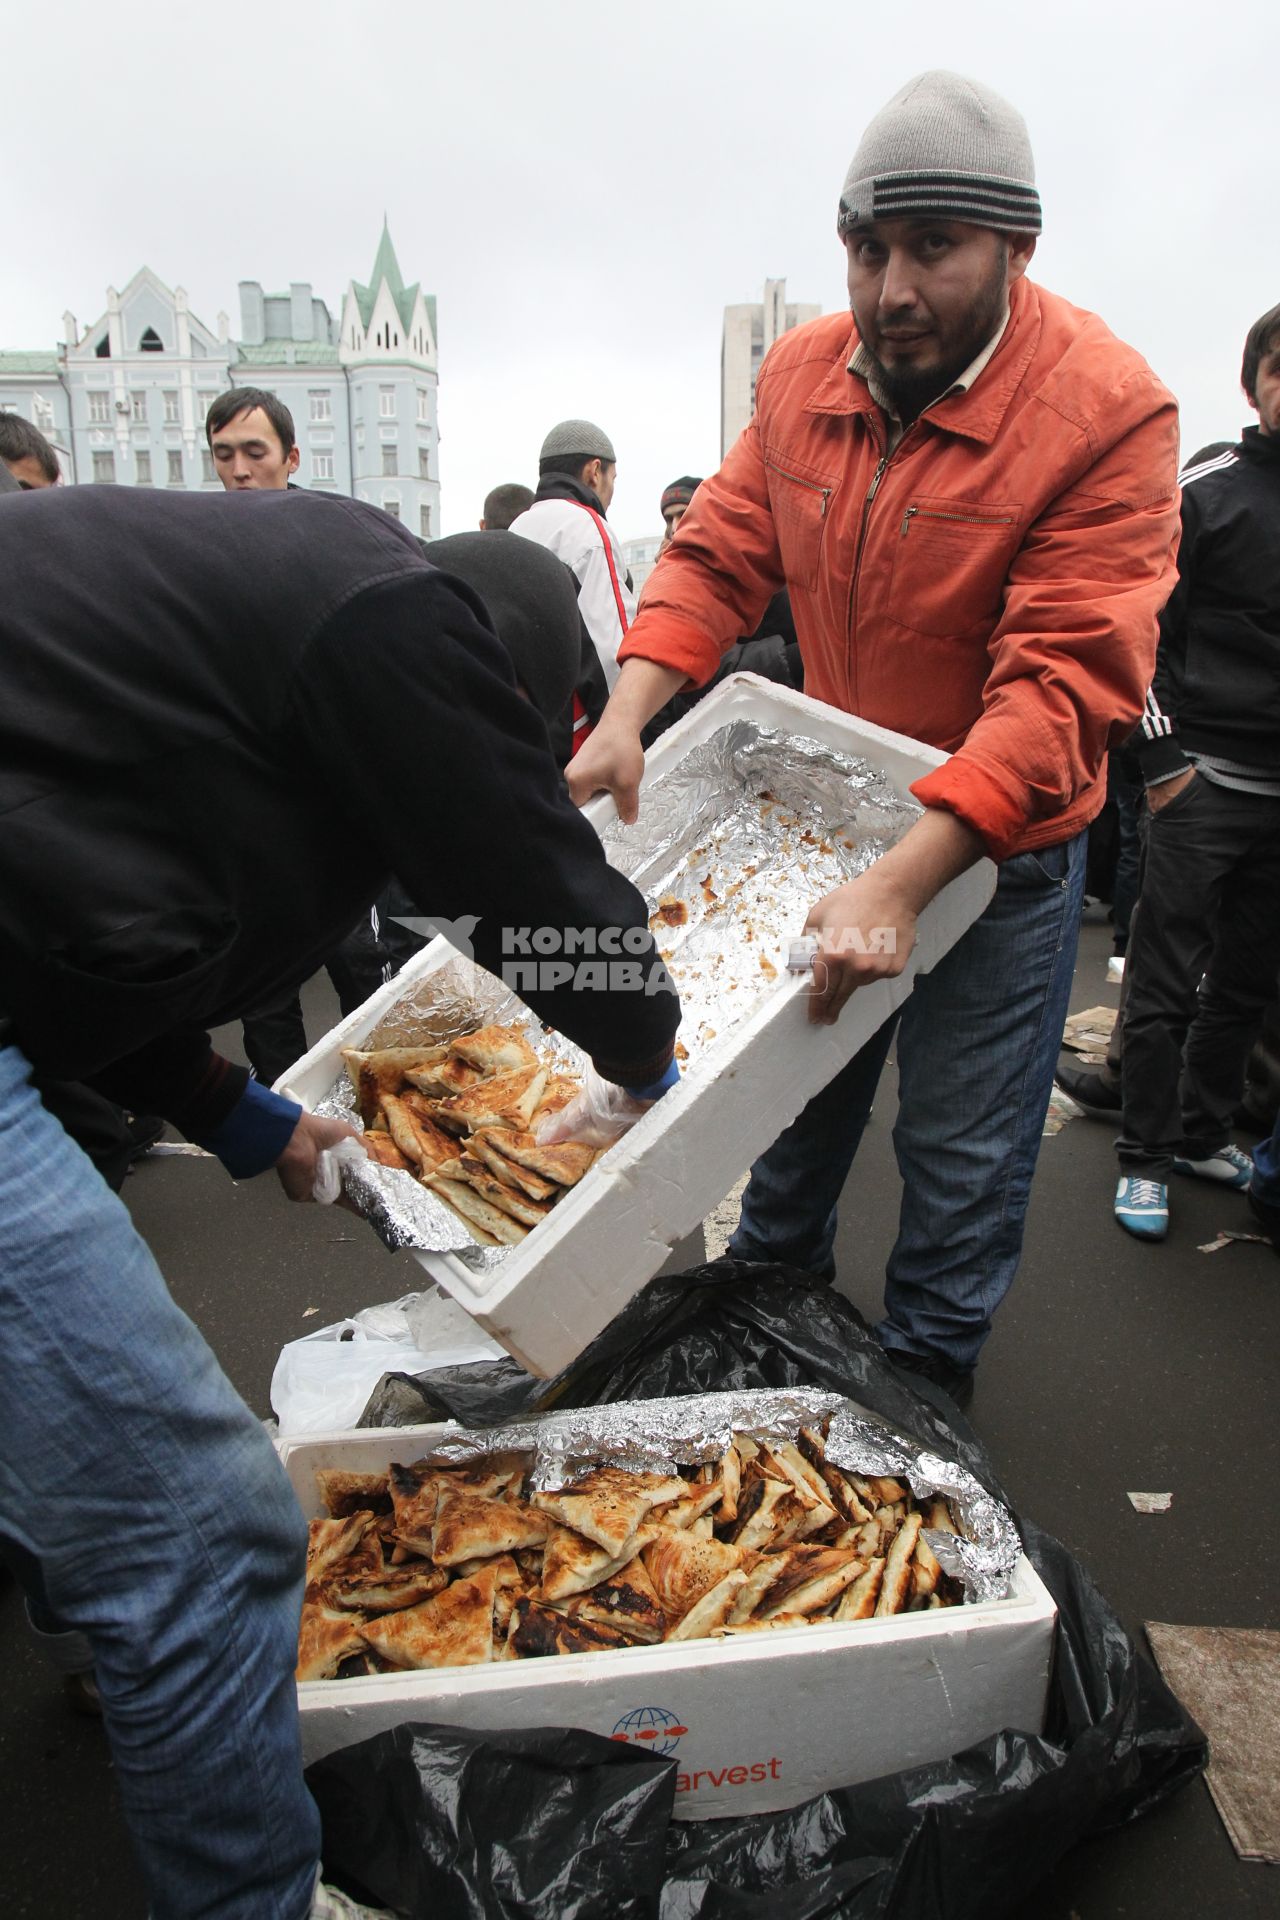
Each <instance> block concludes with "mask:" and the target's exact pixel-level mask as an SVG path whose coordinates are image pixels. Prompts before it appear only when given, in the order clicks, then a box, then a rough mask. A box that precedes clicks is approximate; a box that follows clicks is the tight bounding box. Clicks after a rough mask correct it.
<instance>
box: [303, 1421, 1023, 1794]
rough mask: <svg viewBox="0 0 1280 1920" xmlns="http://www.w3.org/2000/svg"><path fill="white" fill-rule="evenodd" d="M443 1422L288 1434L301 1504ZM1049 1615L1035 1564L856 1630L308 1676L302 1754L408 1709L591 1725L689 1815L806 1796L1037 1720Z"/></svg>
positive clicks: (410, 1449)
mask: <svg viewBox="0 0 1280 1920" xmlns="http://www.w3.org/2000/svg"><path fill="white" fill-rule="evenodd" d="M447 1431H448V1429H447V1428H444V1427H401V1428H398V1429H392V1428H388V1429H379V1430H375V1431H372V1432H365V1433H346V1434H326V1435H313V1436H311V1437H309V1438H308V1439H306V1440H299V1441H281V1442H280V1454H281V1458H282V1459H283V1461H284V1464H285V1470H286V1471H287V1473H288V1475H289V1478H290V1480H291V1482H292V1484H293V1487H294V1490H295V1492H296V1493H297V1495H298V1499H299V1501H300V1502H301V1504H302V1510H303V1512H304V1513H306V1514H307V1515H308V1516H316V1515H318V1514H319V1513H320V1512H321V1511H322V1509H321V1507H320V1504H319V1501H318V1499H317V1497H316V1490H315V1480H314V1470H315V1468H316V1467H321V1466H332V1467H346V1468H350V1469H352V1470H354V1471H356V1472H365V1473H378V1472H382V1471H383V1470H384V1469H385V1468H386V1467H387V1466H388V1465H390V1463H391V1461H393V1460H399V1461H402V1462H405V1463H408V1462H409V1461H411V1460H414V1459H416V1458H417V1457H418V1456H419V1455H420V1454H422V1453H423V1452H425V1451H426V1449H427V1448H428V1447H429V1446H431V1445H432V1444H433V1442H434V1441H435V1440H437V1439H438V1438H439V1437H440V1436H441V1435H442V1434H445V1433H447ZM1056 1617H1057V1615H1056V1609H1055V1608H1054V1604H1053V1601H1052V1599H1051V1598H1050V1596H1049V1593H1048V1591H1047V1589H1046V1588H1045V1586H1044V1584H1043V1582H1042V1581H1041V1580H1040V1578H1039V1576H1038V1574H1037V1573H1036V1571H1035V1569H1034V1568H1033V1567H1032V1565H1031V1563H1030V1561H1028V1560H1027V1559H1026V1558H1025V1557H1024V1558H1023V1559H1021V1560H1020V1561H1019V1562H1018V1566H1017V1569H1016V1571H1015V1575H1014V1581H1013V1591H1012V1593H1011V1595H1010V1597H1009V1598H1008V1599H1007V1600H993V1601H988V1602H985V1603H983V1604H982V1605H980V1606H960V1607H945V1608H938V1609H935V1610H934V1611H932V1612H928V1613H911V1614H903V1615H898V1616H894V1617H892V1618H889V1619H885V1620H864V1621H858V1622H854V1623H851V1624H849V1625H847V1626H846V1625H836V1624H834V1623H828V1624H821V1625H815V1626H812V1627H792V1628H786V1629H782V1628H778V1629H776V1630H775V1631H773V1632H771V1633H758V1634H747V1635H744V1636H741V1637H739V1638H727V1639H720V1640H685V1641H677V1642H675V1643H673V1644H671V1645H660V1646H656V1647H627V1648H623V1649H620V1650H619V1651H617V1652H614V1653H588V1654H560V1655H555V1656H552V1657H550V1658H547V1659H541V1660H514V1661H512V1660H500V1661H496V1662H495V1663H494V1664H493V1665H491V1666H482V1667H449V1668H441V1669H436V1670H427V1671H423V1672H418V1673H385V1674H377V1675H370V1676H369V1677H368V1678H366V1679H359V1680H313V1681H305V1682H303V1683H302V1684H301V1685H300V1686H299V1688H298V1708H299V1717H300V1721H301V1726H302V1755H303V1761H304V1763H305V1764H307V1765H310V1763H311V1762H312V1761H313V1760H319V1759H321V1758H323V1756H324V1755H325V1754H327V1753H332V1752H334V1751H335V1750H336V1749H337V1748H339V1747H345V1746H350V1745H351V1744H352V1743H353V1742H355V1741H358V1740H366V1739H368V1738H369V1737H370V1736H371V1735H373V1734H375V1733H383V1732H385V1731H387V1730H388V1729H389V1728H391V1727H396V1726H400V1725H401V1724H403V1723H404V1722H406V1721H421V1722H434V1723H437V1724H441V1725H445V1726H456V1727H470V1728H478V1729H484V1728H490V1729H499V1728H514V1727H546V1726H569V1727H584V1728H586V1730H587V1731H588V1732H590V1733H600V1734H603V1735H605V1737H606V1738H612V1739H616V1740H626V1741H629V1742H630V1741H634V1742H635V1744H636V1745H637V1746H638V1747H640V1749H641V1751H642V1752H646V1753H656V1754H663V1755H666V1754H670V1755H673V1756H674V1758H675V1760H676V1762H677V1766H678V1769H679V1771H678V1773H677V1778H676V1803H675V1810H676V1815H677V1817H678V1818H682V1819H689V1820H706V1819H719V1818H723V1817H725V1816H727V1815H733V1814H746V1813H769V1812H773V1811H775V1810H777V1809H778V1808H780V1807H791V1806H796V1805H798V1804H799V1803H800V1802H801V1801H803V1800H807V1799H810V1798H811V1797H812V1796H813V1795H814V1794H816V1793H823V1792H825V1791H826V1790H827V1789H828V1788H830V1787H839V1786H851V1785H853V1784H854V1783H855V1782H857V1781H859V1780H874V1779H877V1778H878V1777H879V1776H880V1775H882V1774H886V1773H895V1772H898V1771H899V1770H900V1769H902V1768H904V1767H914V1766H920V1765H923V1764H925V1763H926V1762H928V1761H934V1760H943V1759H946V1758H947V1757H948V1756H949V1755H951V1754H954V1753H960V1752H962V1751H963V1750H964V1748H966V1747H969V1746H972V1745H973V1744H974V1742H975V1741H978V1740H983V1739H986V1738H988V1737H989V1736H990V1735H992V1734H995V1733H998V1732H1000V1731H1001V1730H1002V1729H1003V1728H1005V1727H1011V1728H1017V1729H1020V1730H1022V1731H1024V1732H1031V1733H1038V1732H1040V1730H1041V1728H1042V1726H1043V1722H1044V1705H1045V1697H1046V1693H1047V1690H1048V1684H1049V1670H1050V1664H1051V1661H1052V1656H1053V1639H1054V1623H1055V1620H1056Z"/></svg>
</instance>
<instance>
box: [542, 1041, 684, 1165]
mask: <svg viewBox="0 0 1280 1920" xmlns="http://www.w3.org/2000/svg"><path fill="white" fill-rule="evenodd" d="M679 1078H680V1069H679V1067H678V1066H677V1065H676V1063H675V1061H674V1060H672V1062H671V1064H670V1066H669V1067H668V1068H667V1070H666V1072H665V1073H664V1074H663V1076H662V1078H661V1079H660V1080H655V1081H654V1082H653V1083H652V1084H651V1085H650V1086H647V1087H619V1086H616V1085H615V1084H614V1082H613V1081H612V1080H602V1079H601V1078H600V1075H599V1074H598V1073H597V1072H596V1070H595V1068H594V1067H589V1068H588V1069H587V1077H586V1080H585V1082H584V1083H583V1088H582V1092H581V1093H579V1094H576V1095H575V1096H574V1098H573V1099H572V1100H571V1101H570V1102H569V1104H568V1106H567V1107H561V1109H560V1111H559V1112H558V1113H552V1114H549V1115H548V1116H547V1118H546V1119H545V1120H544V1121H543V1122H542V1124H541V1126H537V1127H535V1128H534V1133H535V1137H536V1138H537V1141H538V1144H539V1146H543V1147H549V1146H553V1145H554V1144H555V1143H556V1141H558V1140H574V1141H576V1142H577V1143H578V1144H579V1145H580V1146H584V1147H608V1146H611V1145H612V1144H613V1142H614V1141H615V1140H620V1139H621V1138H622V1135H623V1134H624V1133H628V1132H630V1130H631V1128H632V1127H634V1125H635V1124H636V1121H637V1120H643V1118H644V1116H645V1114H646V1113H648V1111H649V1109H650V1107H651V1106H652V1105H653V1103H654V1101H655V1100H661V1098H662V1096H663V1094H664V1093H667V1092H669V1091H670V1089H671V1088H672V1087H674V1086H675V1084H676V1082H677V1080H679Z"/></svg>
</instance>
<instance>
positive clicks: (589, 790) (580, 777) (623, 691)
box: [564, 659, 686, 827]
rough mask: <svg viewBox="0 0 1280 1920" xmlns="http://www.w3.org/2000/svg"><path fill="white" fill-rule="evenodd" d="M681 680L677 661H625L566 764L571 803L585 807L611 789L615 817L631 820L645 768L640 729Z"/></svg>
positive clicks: (683, 682) (628, 823) (631, 822)
mask: <svg viewBox="0 0 1280 1920" xmlns="http://www.w3.org/2000/svg"><path fill="white" fill-rule="evenodd" d="M684 685H686V680H685V676H684V674H683V673H681V671H680V669H679V668H678V667H660V666H659V665H658V663H657V661H656V660H641V659H636V660H627V661H624V662H623V667H622V672H621V673H620V674H619V675H618V684H617V686H616V687H615V688H614V690H613V692H612V693H611V694H610V695H609V704H608V706H607V707H606V708H605V710H604V712H603V714H602V715H601V717H600V724H599V726H598V727H597V728H596V730H595V732H594V733H593V734H591V735H590V737H589V738H588V740H587V741H586V744H585V745H584V746H583V747H582V748H581V749H580V751H579V752H577V753H576V754H575V755H574V756H573V759H572V760H571V761H570V762H569V764H568V766H567V767H566V768H565V770H564V777H565V780H566V781H567V783H568V787H569V798H570V799H571V800H572V801H573V803H574V805H575V806H578V807H585V806H586V804H587V801H588V800H590V799H592V798H593V797H594V795H596V794H597V793H610V794H612V795H613V800H614V805H615V806H616V807H617V809H618V817H619V819H620V820H621V821H622V822H623V824H624V825H626V826H628V827H630V826H634V824H635V819H636V815H637V814H638V813H639V811H640V776H641V774H642V773H643V772H644V748H643V747H642V746H641V745H640V733H641V729H642V728H644V727H646V726H647V725H648V723H649V721H650V720H652V718H653V716H654V714H655V713H657V711H658V709H659V708H660V707H665V706H666V704H667V701H668V700H669V699H670V698H671V696H672V694H673V693H678V692H679V691H680V689H681V687H683V686H684Z"/></svg>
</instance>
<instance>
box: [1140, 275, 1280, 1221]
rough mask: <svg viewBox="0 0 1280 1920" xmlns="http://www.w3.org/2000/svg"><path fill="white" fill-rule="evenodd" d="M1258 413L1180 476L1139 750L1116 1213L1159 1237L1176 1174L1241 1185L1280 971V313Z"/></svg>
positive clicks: (1260, 377) (1247, 389)
mask: <svg viewBox="0 0 1280 1920" xmlns="http://www.w3.org/2000/svg"><path fill="white" fill-rule="evenodd" d="M1240 384H1241V386H1242V387H1243V389H1244V394H1245V398H1246V399H1247V400H1248V402H1249V405H1250V406H1251V407H1252V408H1253V409H1254V411H1255V412H1256V414H1257V416H1258V424H1257V425H1256V426H1254V427H1246V428H1245V430H1244V432H1243V434H1242V435H1241V438H1240V442H1239V445H1238V446H1232V447H1229V448H1228V449H1227V451H1226V452H1224V453H1220V454H1218V455H1217V456H1216V457H1214V458H1211V459H1209V460H1205V461H1202V462H1201V463H1200V464H1198V465H1195V466H1192V467H1190V468H1188V469H1187V471H1186V472H1185V473H1183V475H1182V541H1181V545H1180V547H1179V549H1178V584H1177V586H1176V588H1175V589H1174V592H1173V594H1172V595H1171V597H1170V599H1169V602H1168V605H1167V606H1166V607H1165V609H1164V611H1163V613H1162V614H1161V616H1160V644H1159V650H1158V653H1157V656H1156V670H1155V676H1154V679H1153V681H1152V684H1151V690H1150V692H1149V693H1148V695H1147V702H1146V710H1145V712H1144V713H1143V716H1142V723H1141V726H1140V727H1139V729H1138V731H1137V732H1136V733H1135V734H1134V736H1133V747H1134V750H1135V752H1136V755H1137V758H1138V761H1139V764H1140V766H1141V770H1142V778H1143V782H1144V785H1145V787H1146V800H1147V821H1146V858H1145V863H1144V867H1143V875H1142V889H1141V892H1140V894H1139V898H1138V905H1137V908H1136V911H1135V914H1134V920H1133V930H1132V933H1131V935H1130V943H1129V952H1128V955H1127V958H1126V963H1125V998H1124V1008H1123V1016H1122V1028H1121V1035H1120V1050H1121V1094H1122V1100H1123V1110H1122V1118H1121V1131H1120V1138H1119V1140H1118V1142H1117V1153H1118V1156H1119V1161H1120V1178H1119V1180H1118V1182H1117V1186H1116V1195H1115V1202H1114V1211H1115V1217H1116V1219H1117V1221H1118V1222H1119V1223H1120V1225H1121V1226H1122V1227H1124V1228H1125V1229H1126V1231H1127V1232H1129V1233H1132V1234H1135V1235H1137V1236H1138V1237H1139V1238H1141V1239H1147V1240H1160V1239H1163V1238H1164V1236H1165V1234H1166V1233H1167V1231H1168V1226H1169V1187H1168V1181H1169V1174H1170V1172H1171V1171H1175V1172H1178V1173H1184V1174H1198V1175H1199V1176H1200V1177H1201V1178H1203V1179H1207V1180H1215V1181H1218V1182H1219V1183H1221V1184H1222V1185H1225V1186H1229V1187H1235V1188H1240V1189H1242V1190H1243V1189H1244V1188H1247V1187H1248V1185H1249V1181H1250V1178H1251V1176H1252V1173H1253V1162H1252V1161H1251V1160H1250V1158H1249V1155H1248V1154H1247V1153H1245V1152H1244V1151H1243V1150H1242V1149H1241V1148H1240V1147H1238V1146H1236V1145H1235V1144H1234V1143H1233V1142H1232V1141H1231V1140H1230V1139H1229V1138H1228V1134H1229V1130H1230V1127H1231V1124H1232V1121H1233V1119H1234V1117H1235V1113H1236V1109H1237V1108H1238V1106H1239V1104H1240V1098H1241V1094H1242V1092H1243V1090H1244V1078H1245V1065H1246V1062H1247V1060H1248V1057H1249V1049H1250V1047H1251V1046H1252V1044H1253V1042H1254V1039H1255V1037H1256V1036H1257V1033H1258V1029H1259V1027H1260V1025H1261V1023H1262V1018H1263V1015H1264V1013H1265V1011H1266V1008H1267V1006H1268V1003H1269V1002H1270V1001H1272V1000H1273V999H1274V997H1275V991H1276V974H1277V969H1280V307H1273V308H1272V309H1271V310H1270V312H1268V313H1264V314H1263V316H1262V318H1261V319H1260V320H1258V321H1256V322H1255V323H1254V325H1253V326H1252V327H1251V328H1250V329H1249V333H1248V337H1247V338H1246V340H1245V348H1244V360H1243V364H1242V366H1241V370H1240Z"/></svg>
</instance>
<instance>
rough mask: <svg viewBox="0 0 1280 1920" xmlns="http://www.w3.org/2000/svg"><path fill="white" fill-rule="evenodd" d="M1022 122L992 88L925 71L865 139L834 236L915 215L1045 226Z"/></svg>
mask: <svg viewBox="0 0 1280 1920" xmlns="http://www.w3.org/2000/svg"><path fill="white" fill-rule="evenodd" d="M1035 179H1036V175H1035V161H1034V160H1033V158H1032V154H1031V141H1030V138H1029V136H1028V134H1027V128H1026V122H1025V121H1024V120H1023V118H1022V115H1021V114H1020V113H1019V112H1018V110H1017V108H1016V107H1013V106H1010V104H1009V102H1008V101H1007V100H1004V99H1002V98H1001V96H1000V95H999V94H998V93H995V92H993V91H992V89H991V88H990V87H984V86H982V85H981V84H980V83H979V82H978V81H976V80H966V79H964V78H963V77H962V76H961V75H960V74H957V73H944V72H934V73H922V74H920V75H919V76H918V77H917V78H916V79H915V80H912V81H909V82H908V84H907V85H906V86H905V87H903V88H902V90H901V92H899V93H897V94H895V95H894V97H893V99H892V100H890V101H889V103H888V105H887V106H884V107H882V108H881V110H880V112H879V113H878V114H877V115H876V117H875V119H874V120H873V121H872V122H871V124H870V126H869V127H868V128H867V130H866V132H865V133H864V134H863V136H862V139H861V141H860V142H859V145H858V151H857V152H856V153H855V155H854V156H853V161H852V164H851V165H850V168H849V172H848V175H847V177H846V179H845V183H844V191H843V192H842V193H841V195H840V211H839V216H838V220H837V227H838V230H839V232H840V233H841V235H845V234H847V233H850V232H852V230H853V229H854V228H855V227H858V226H863V225H865V224H866V223H867V222H868V221H872V220H901V219H905V218H909V217H911V216H913V215H929V214H932V215H934V216H935V217H937V218H942V219H950V220H964V221H967V222H968V223H969V224H970V225H972V226H978V227H997V228H1000V229H1001V230H1003V231H1005V232H1010V233H1039V232H1040V231H1041V227H1042V224H1043V221H1042V214H1041V208H1040V195H1039V193H1038V192H1037V191H1036V184H1035Z"/></svg>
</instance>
